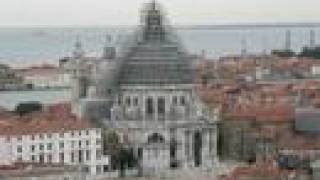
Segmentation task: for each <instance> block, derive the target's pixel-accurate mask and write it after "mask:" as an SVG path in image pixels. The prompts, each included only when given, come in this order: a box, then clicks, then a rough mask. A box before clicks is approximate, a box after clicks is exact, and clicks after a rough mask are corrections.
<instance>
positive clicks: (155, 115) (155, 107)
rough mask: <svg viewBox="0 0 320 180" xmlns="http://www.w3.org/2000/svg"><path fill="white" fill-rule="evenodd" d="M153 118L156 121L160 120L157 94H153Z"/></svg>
mask: <svg viewBox="0 0 320 180" xmlns="http://www.w3.org/2000/svg"><path fill="white" fill-rule="evenodd" d="M152 99H153V112H154V114H153V118H154V120H155V121H156V122H158V97H157V96H153V97H152Z"/></svg>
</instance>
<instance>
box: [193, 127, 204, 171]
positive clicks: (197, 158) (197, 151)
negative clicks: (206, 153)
mask: <svg viewBox="0 0 320 180" xmlns="http://www.w3.org/2000/svg"><path fill="white" fill-rule="evenodd" d="M193 140H194V141H193V142H194V143H193V150H194V151H193V152H194V166H195V167H199V166H200V165H201V163H202V161H201V159H202V152H201V151H202V137H201V133H200V132H199V131H197V132H195V133H194V137H193Z"/></svg>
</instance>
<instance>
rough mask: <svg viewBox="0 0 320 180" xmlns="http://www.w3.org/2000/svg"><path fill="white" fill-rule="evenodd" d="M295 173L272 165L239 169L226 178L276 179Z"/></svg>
mask: <svg viewBox="0 0 320 180" xmlns="http://www.w3.org/2000/svg"><path fill="white" fill-rule="evenodd" d="M293 172H294V171H288V170H282V169H279V168H277V167H274V166H272V165H271V164H262V165H257V166H252V167H239V168H236V169H235V170H233V172H232V173H231V174H230V175H229V176H228V177H227V178H225V180H238V179H241V178H250V179H252V178H257V179H258V178H259V179H260V178H276V177H280V176H284V175H289V174H290V173H293Z"/></svg>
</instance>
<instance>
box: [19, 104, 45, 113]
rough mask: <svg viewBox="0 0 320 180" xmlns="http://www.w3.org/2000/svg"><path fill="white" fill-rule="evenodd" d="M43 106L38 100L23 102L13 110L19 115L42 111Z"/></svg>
mask: <svg viewBox="0 0 320 180" xmlns="http://www.w3.org/2000/svg"><path fill="white" fill-rule="evenodd" d="M42 109H43V107H42V104H41V103H40V102H25V103H20V104H19V105H17V106H16V108H15V112H16V113H18V114H19V115H20V116H23V115H26V114H29V113H31V112H36V111H42Z"/></svg>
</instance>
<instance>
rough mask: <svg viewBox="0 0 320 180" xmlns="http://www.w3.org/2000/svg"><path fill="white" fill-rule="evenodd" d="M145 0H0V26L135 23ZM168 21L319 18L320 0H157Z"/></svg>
mask: <svg viewBox="0 0 320 180" xmlns="http://www.w3.org/2000/svg"><path fill="white" fill-rule="evenodd" d="M144 2H148V0H0V26H61V25H62V26H83V25H90V26H91V25H92V26H105V25H135V24H137V23H138V22H139V9H141V6H142V4H143V3H144ZM158 2H160V3H161V4H162V5H163V7H164V8H165V10H166V12H167V14H168V17H169V19H170V22H171V24H174V25H204V24H241V23H244V24H246V23H281V22H289V23H294V22H320V11H319V7H320V1H319V0H158Z"/></svg>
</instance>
